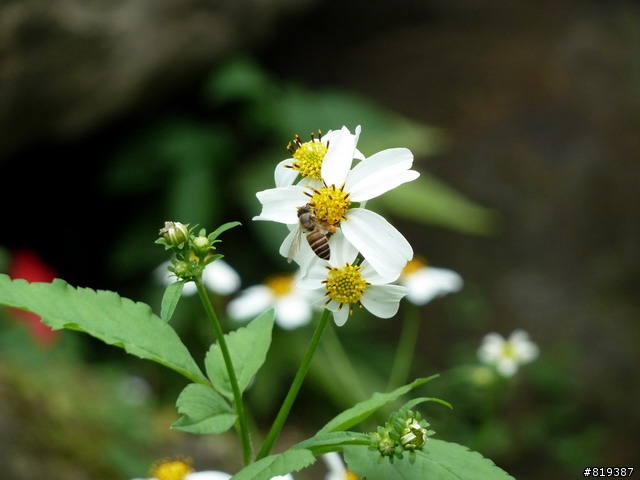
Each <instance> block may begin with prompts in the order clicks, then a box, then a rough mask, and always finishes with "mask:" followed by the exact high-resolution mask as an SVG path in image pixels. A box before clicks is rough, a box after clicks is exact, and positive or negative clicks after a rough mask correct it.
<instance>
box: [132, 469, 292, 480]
mask: <svg viewBox="0 0 640 480" xmlns="http://www.w3.org/2000/svg"><path fill="white" fill-rule="evenodd" d="M231 477H232V475H231V474H229V473H226V472H220V471H218V470H205V471H202V472H191V473H187V474H186V475H185V476H183V477H182V479H181V480H229V479H230V478H231ZM171 478H172V479H174V478H177V477H175V476H172V477H171ZM133 480H163V479H162V478H156V477H151V478H148V479H142V478H134V479H133ZM271 480H293V476H291V474H286V475H277V476H275V477H271Z"/></svg>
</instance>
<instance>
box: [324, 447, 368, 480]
mask: <svg viewBox="0 0 640 480" xmlns="http://www.w3.org/2000/svg"><path fill="white" fill-rule="evenodd" d="M320 458H322V460H323V461H324V463H325V464H326V465H327V469H328V470H329V471H328V472H327V474H326V475H325V477H324V480H359V479H358V477H357V476H356V475H355V474H354V473H352V472H350V471H349V470H348V469H347V467H345V465H344V462H343V461H342V457H341V456H340V454H338V453H336V452H329V453H325V454H324V455H321V456H320Z"/></svg>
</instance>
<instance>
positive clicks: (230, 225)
mask: <svg viewBox="0 0 640 480" xmlns="http://www.w3.org/2000/svg"><path fill="white" fill-rule="evenodd" d="M239 225H242V224H241V223H240V222H227V223H225V224H223V225H220V226H219V227H218V228H216V229H215V230H214V231H213V232H211V233H210V234H209V236H208V237H207V238H208V239H209V240H210V241H214V240H215V239H216V238H218V237H219V236H220V234H221V233H222V232H226V231H227V230H229V229H231V228H233V227H237V226H239Z"/></svg>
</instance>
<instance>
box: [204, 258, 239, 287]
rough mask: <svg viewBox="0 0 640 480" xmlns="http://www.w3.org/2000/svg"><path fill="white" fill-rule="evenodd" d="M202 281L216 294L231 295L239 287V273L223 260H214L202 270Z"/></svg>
mask: <svg viewBox="0 0 640 480" xmlns="http://www.w3.org/2000/svg"><path fill="white" fill-rule="evenodd" d="M202 282H203V283H204V284H205V286H206V287H207V288H208V289H209V290H211V291H212V292H214V293H217V294H218V295H231V294H232V293H233V292H235V291H236V290H238V288H240V275H238V273H237V272H236V271H235V270H234V269H233V268H231V266H230V265H229V264H228V263H226V262H225V261H224V260H216V261H215V262H213V263H210V264H209V265H207V267H206V268H205V269H204V272H202Z"/></svg>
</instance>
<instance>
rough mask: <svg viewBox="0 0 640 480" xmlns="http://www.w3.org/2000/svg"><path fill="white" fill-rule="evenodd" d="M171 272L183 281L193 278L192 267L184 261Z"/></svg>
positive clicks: (177, 264) (178, 263) (177, 263)
mask: <svg viewBox="0 0 640 480" xmlns="http://www.w3.org/2000/svg"><path fill="white" fill-rule="evenodd" d="M171 270H172V271H173V273H175V274H176V277H178V278H179V279H181V280H185V279H187V278H189V277H190V276H191V265H189V262H186V261H184V260H183V261H180V262H176V264H175V265H174V266H173V268H172V269H171Z"/></svg>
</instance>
